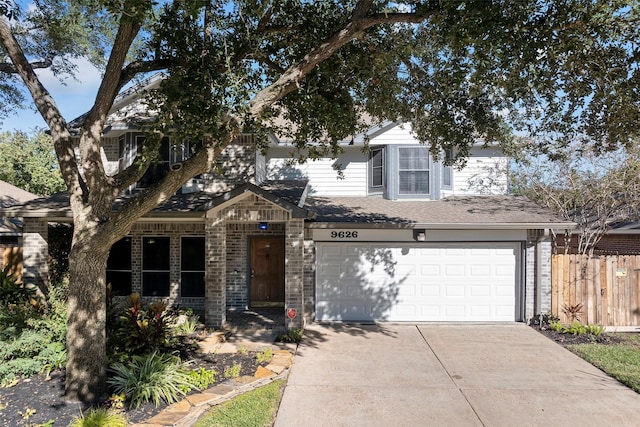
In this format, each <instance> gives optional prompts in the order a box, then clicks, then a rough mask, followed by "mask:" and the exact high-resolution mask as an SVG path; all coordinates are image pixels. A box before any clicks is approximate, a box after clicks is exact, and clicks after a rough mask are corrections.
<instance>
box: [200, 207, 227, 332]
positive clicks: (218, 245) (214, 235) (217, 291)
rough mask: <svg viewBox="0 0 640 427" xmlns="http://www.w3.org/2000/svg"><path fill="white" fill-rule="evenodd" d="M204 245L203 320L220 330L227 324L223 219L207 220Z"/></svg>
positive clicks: (225, 255) (225, 248) (225, 254)
mask: <svg viewBox="0 0 640 427" xmlns="http://www.w3.org/2000/svg"><path fill="white" fill-rule="evenodd" d="M205 245H206V256H207V259H206V266H205V269H206V270H205V287H206V291H205V301H204V312H205V316H204V320H205V324H206V325H207V326H208V327H216V328H220V327H222V326H224V325H225V323H226V322H227V274H226V268H227V267H226V265H227V247H226V227H225V222H224V220H223V219H221V218H217V217H216V218H207V220H206V224H205Z"/></svg>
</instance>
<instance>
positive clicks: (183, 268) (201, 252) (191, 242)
mask: <svg viewBox="0 0 640 427" xmlns="http://www.w3.org/2000/svg"><path fill="white" fill-rule="evenodd" d="M204 268H205V244H204V237H186V236H185V237H182V245H181V247H180V296H182V297H204V290H205V281H204Z"/></svg>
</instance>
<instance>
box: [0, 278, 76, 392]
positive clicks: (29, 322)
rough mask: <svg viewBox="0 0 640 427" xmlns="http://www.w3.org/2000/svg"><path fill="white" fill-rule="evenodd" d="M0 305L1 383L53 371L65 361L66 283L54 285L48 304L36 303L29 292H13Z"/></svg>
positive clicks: (48, 297) (49, 293)
mask: <svg viewBox="0 0 640 427" xmlns="http://www.w3.org/2000/svg"><path fill="white" fill-rule="evenodd" d="M9 294H11V295H13V296H16V295H19V296H20V297H19V298H13V297H12V299H11V300H10V301H11V302H7V301H9V299H5V300H4V302H5V303H3V304H1V305H0V383H3V384H8V383H11V382H12V380H13V379H14V378H16V377H19V376H21V377H28V376H31V375H33V374H36V373H38V372H42V371H47V373H48V372H50V371H51V370H53V369H59V368H61V367H62V366H64V364H65V361H66V351H65V339H66V284H65V283H61V284H59V285H58V286H56V287H52V288H51V290H50V291H49V292H48V295H47V301H46V304H43V305H38V304H34V303H33V301H32V300H31V296H32V294H31V293H30V292H26V293H24V292H20V291H19V292H11V293H5V295H9Z"/></svg>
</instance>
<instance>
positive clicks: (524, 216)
mask: <svg viewBox="0 0 640 427" xmlns="http://www.w3.org/2000/svg"><path fill="white" fill-rule="evenodd" d="M308 208H309V209H311V210H313V211H314V212H315V213H316V218H315V221H316V223H317V224H315V225H312V227H314V226H315V227H323V226H326V223H354V222H357V223H364V224H371V226H372V227H392V228H396V227H398V226H403V225H404V226H407V227H411V228H421V227H424V228H452V227H453V228H457V229H460V228H466V229H471V228H476V229H477V228H501V229H504V228H512V229H515V228H519V229H522V228H573V227H574V226H575V224H574V223H572V222H569V221H566V220H564V219H563V218H561V217H560V216H558V215H556V214H554V213H553V212H551V211H550V210H548V209H545V208H542V207H540V206H538V205H537V204H535V203H534V202H532V201H531V200H529V199H526V198H524V197H517V196H454V197H448V198H445V199H442V200H428V201H393V200H386V199H383V198H375V197H331V198H323V197H315V198H309V200H308Z"/></svg>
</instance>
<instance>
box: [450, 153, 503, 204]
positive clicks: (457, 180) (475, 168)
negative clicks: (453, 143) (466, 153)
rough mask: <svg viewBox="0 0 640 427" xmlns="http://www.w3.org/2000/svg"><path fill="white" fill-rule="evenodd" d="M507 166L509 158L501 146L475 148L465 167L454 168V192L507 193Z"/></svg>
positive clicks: (459, 193) (464, 193) (460, 193)
mask: <svg viewBox="0 0 640 427" xmlns="http://www.w3.org/2000/svg"><path fill="white" fill-rule="evenodd" d="M507 166H508V158H507V157H505V156H504V154H503V153H502V150H500V148H497V147H490V148H484V149H483V148H481V147H476V148H473V149H472V150H471V156H470V157H469V159H468V160H467V165H466V166H465V168H464V169H462V170H457V169H455V168H454V170H453V185H454V187H453V188H454V194H455V195H466V194H506V193H507ZM443 195H446V196H448V195H451V192H450V191H448V192H445V191H443Z"/></svg>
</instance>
